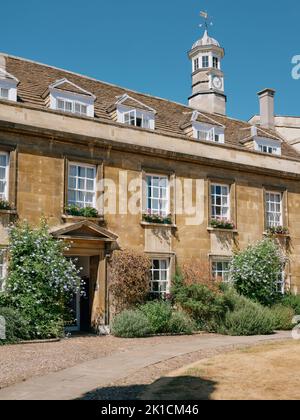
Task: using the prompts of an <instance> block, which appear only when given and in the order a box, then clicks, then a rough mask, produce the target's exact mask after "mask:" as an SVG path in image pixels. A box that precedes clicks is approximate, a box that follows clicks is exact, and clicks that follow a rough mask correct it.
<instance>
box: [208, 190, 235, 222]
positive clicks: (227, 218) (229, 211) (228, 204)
mask: <svg viewBox="0 0 300 420" xmlns="http://www.w3.org/2000/svg"><path fill="white" fill-rule="evenodd" d="M213 187H220V188H221V189H222V188H224V187H226V188H227V190H228V194H227V206H226V207H228V211H227V215H226V216H223V215H221V216H214V215H213V211H212V210H213V207H218V208H220V209H221V210H222V209H223V207H225V206H223V204H222V203H221V205H220V206H218V205H214V204H213V202H212V197H213V196H218V195H216V194H212V188H213ZM209 193H210V213H211V214H210V218H211V219H214V218H216V219H223V220H230V218H231V199H230V185H228V184H218V183H215V182H214V183H211V184H210V191H209ZM222 197H224V196H223V194H222V193H221V198H222Z"/></svg>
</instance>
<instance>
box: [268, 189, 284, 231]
mask: <svg viewBox="0 0 300 420" xmlns="http://www.w3.org/2000/svg"><path fill="white" fill-rule="evenodd" d="M270 194H272V195H274V196H277V197H278V196H279V197H280V202H279V204H280V221H279V222H278V224H276V222H274V223H273V224H270V223H269V219H268V213H269V214H272V215H273V217H274V216H275V215H277V214H278V212H277V211H275V210H274V211H271V210H270V211H268V203H270V204H274V205H276V204H278V203H277V202H276V201H270V200H268V199H267V197H268V195H270ZM282 200H283V194H282V192H278V191H266V192H265V208H266V224H267V228H270V227H278V226H282V225H283V203H282Z"/></svg>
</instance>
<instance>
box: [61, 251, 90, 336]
mask: <svg viewBox="0 0 300 420" xmlns="http://www.w3.org/2000/svg"><path fill="white" fill-rule="evenodd" d="M71 259H72V260H73V262H74V264H75V265H76V268H77V269H79V270H80V277H81V280H82V287H81V292H78V293H76V294H74V296H73V297H72V299H71V302H70V305H69V307H70V312H71V320H70V322H68V325H67V328H66V331H68V332H80V331H82V332H88V331H89V330H90V327H91V313H90V257H71Z"/></svg>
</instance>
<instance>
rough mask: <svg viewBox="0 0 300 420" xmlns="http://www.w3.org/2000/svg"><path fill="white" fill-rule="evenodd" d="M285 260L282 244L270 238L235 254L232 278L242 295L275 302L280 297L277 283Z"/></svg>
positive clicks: (260, 300) (269, 303)
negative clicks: (280, 245)
mask: <svg viewBox="0 0 300 420" xmlns="http://www.w3.org/2000/svg"><path fill="white" fill-rule="evenodd" d="M285 264H286V259H285V257H284V255H283V254H282V251H281V249H280V247H279V245H278V244H277V243H276V242H275V241H274V240H272V239H269V238H267V239H264V240H262V241H261V242H258V243H257V244H255V245H250V246H249V247H248V248H247V249H246V250H244V251H241V252H239V253H238V254H236V255H235V256H234V258H233V260H232V263H231V267H230V273H231V279H232V281H233V283H234V285H235V287H236V289H237V291H238V292H239V293H240V294H241V295H244V296H246V297H248V298H250V299H252V300H255V301H257V302H260V303H261V304H263V305H272V304H273V303H275V302H276V301H277V300H278V299H279V297H280V293H279V291H278V287H277V286H278V281H279V278H280V275H281V273H282V270H283V267H284V265H285Z"/></svg>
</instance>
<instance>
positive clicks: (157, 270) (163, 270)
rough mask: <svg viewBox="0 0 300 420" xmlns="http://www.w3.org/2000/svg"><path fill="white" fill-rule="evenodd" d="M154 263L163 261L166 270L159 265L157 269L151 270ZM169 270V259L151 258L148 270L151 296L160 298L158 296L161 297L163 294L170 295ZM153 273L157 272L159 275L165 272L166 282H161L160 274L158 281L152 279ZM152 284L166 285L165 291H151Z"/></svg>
mask: <svg viewBox="0 0 300 420" xmlns="http://www.w3.org/2000/svg"><path fill="white" fill-rule="evenodd" d="M154 261H159V262H161V261H165V262H166V266H167V268H166V269H162V268H161V266H160V264H159V268H158V269H154V268H153V263H154ZM170 270H171V258H165V257H152V258H151V270H150V273H151V280H150V292H151V294H153V295H157V296H160V295H163V294H168V293H170V290H171V276H170V273H171V271H170ZM154 272H159V273H161V272H166V280H161V274H159V277H160V279H159V280H155V279H153V274H154ZM153 283H158V284H160V283H166V291H159V292H155V291H153V290H152V287H153Z"/></svg>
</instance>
